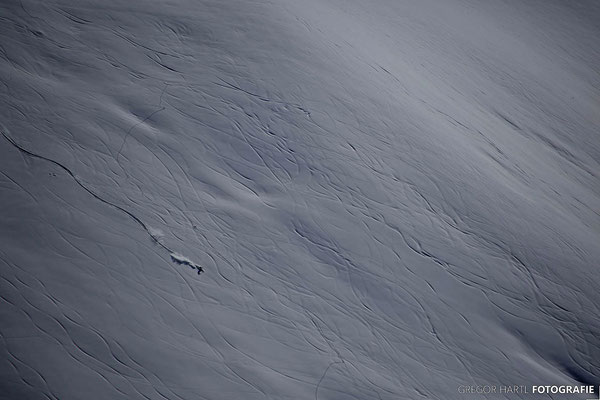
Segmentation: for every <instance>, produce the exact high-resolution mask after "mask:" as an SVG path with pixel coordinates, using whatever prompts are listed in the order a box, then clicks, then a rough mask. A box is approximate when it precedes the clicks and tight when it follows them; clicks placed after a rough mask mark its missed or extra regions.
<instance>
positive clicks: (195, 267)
mask: <svg viewBox="0 0 600 400" xmlns="http://www.w3.org/2000/svg"><path fill="white" fill-rule="evenodd" d="M0 129H1V133H2V136H4V138H5V139H6V140H7V141H8V142H9V143H10V144H11V145H13V146H14V147H15V148H17V150H19V151H20V152H21V153H24V154H26V155H28V156H30V157H33V158H38V159H40V160H44V161H48V162H50V163H52V164H54V165H56V166H58V167H59V168H61V169H62V170H64V171H65V172H66V173H67V174H69V175H70V176H71V178H73V180H74V181H75V183H77V185H79V186H80V187H81V188H82V189H83V190H85V191H86V192H88V193H89V194H90V195H92V196H93V197H95V198H96V199H97V200H99V201H101V202H102V203H104V204H107V205H109V206H111V207H113V208H115V209H117V210H119V211H121V212H122V213H124V214H127V215H128V216H129V217H130V218H131V219H132V220H133V221H135V222H136V223H137V224H138V225H139V226H141V227H142V228H143V229H144V230H145V231H146V233H147V234H148V236H150V239H152V241H153V242H154V243H156V244H157V245H159V246H160V247H162V248H163V249H164V250H165V251H167V252H168V253H169V257H170V258H171V261H173V262H174V263H176V264H179V265H187V266H189V267H190V268H191V269H193V270H196V271H198V274H200V273H201V272H204V268H203V267H202V266H200V265H197V264H195V263H194V262H192V261H189V260H187V259H185V258H184V259H183V261H182V260H181V259H180V257H181V256H179V254H178V253H177V252H175V251H173V250H171V249H170V248H169V247H167V246H166V245H165V244H163V243H162V242H160V240H158V238H157V237H156V236H154V235H153V234H152V233H151V232H150V228H149V227H148V225H146V224H145V223H144V221H142V220H141V219H140V218H138V217H137V216H136V215H135V214H133V213H132V212H131V211H129V210H127V209H125V208H123V207H122V206H120V205H118V204H115V203H112V202H110V201H108V200H105V199H104V198H102V197H101V196H100V195H98V194H97V193H96V192H94V191H93V190H92V189H90V188H88V187H87V186H86V185H85V184H84V183H83V182H82V181H81V180H80V179H79V178H78V177H77V175H75V174H74V173H73V172H72V171H71V170H70V169H69V168H68V167H66V166H65V165H64V164H61V163H60V162H58V161H55V160H53V159H51V158H48V157H45V156H42V155H39V154H36V153H34V152H32V151H29V150H27V149H26V148H24V147H22V146H21V145H20V144H18V143H17V142H16V141H15V140H14V139H13V138H12V137H10V136H9V135H7V133H6V128H5V127H2V128H0Z"/></svg>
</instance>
